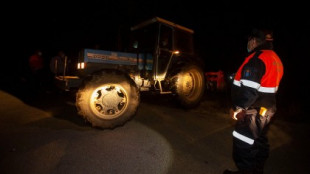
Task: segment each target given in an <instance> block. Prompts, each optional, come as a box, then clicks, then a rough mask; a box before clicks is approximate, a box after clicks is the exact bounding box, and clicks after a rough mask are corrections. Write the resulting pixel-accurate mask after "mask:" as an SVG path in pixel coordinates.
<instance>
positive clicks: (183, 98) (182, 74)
mask: <svg viewBox="0 0 310 174" xmlns="http://www.w3.org/2000/svg"><path fill="white" fill-rule="evenodd" d="M204 90H205V78H204V73H203V71H202V69H201V68H200V67H199V66H197V65H194V64H190V65H185V66H183V67H182V68H180V70H179V72H178V73H177V74H176V75H175V76H174V77H173V91H174V93H175V94H176V96H177V99H178V101H179V102H180V104H181V105H182V106H184V107H185V108H193V107H195V106H197V105H198V104H199V102H200V101H201V98H202V97H203V94H204Z"/></svg>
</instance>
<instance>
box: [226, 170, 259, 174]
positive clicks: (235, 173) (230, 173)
mask: <svg viewBox="0 0 310 174" xmlns="http://www.w3.org/2000/svg"><path fill="white" fill-rule="evenodd" d="M223 174H254V173H253V172H252V171H246V170H238V171H231V170H225V171H224V172H223Z"/></svg>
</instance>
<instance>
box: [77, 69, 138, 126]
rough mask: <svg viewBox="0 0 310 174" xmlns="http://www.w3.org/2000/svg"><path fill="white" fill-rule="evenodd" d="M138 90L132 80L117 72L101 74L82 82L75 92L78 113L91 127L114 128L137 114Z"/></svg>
mask: <svg viewBox="0 0 310 174" xmlns="http://www.w3.org/2000/svg"><path fill="white" fill-rule="evenodd" d="M139 102H140V96H139V90H138V88H137V86H136V84H135V83H134V82H133V80H132V79H130V78H129V77H127V76H126V75H125V74H123V73H121V72H117V71H103V72H102V73H100V74H96V75H94V76H93V77H92V78H91V79H90V80H89V81H87V82H85V85H84V87H82V88H80V89H79V91H78V93H77V98H76V106H77V109H78V113H79V114H80V115H82V116H83V117H84V118H85V119H86V120H87V121H89V122H90V123H91V124H92V126H93V127H99V128H114V127H116V126H119V125H123V124H124V123H125V122H127V121H128V120H129V119H130V118H131V117H133V115H134V114H135V113H136V110H137V108H138V105H139Z"/></svg>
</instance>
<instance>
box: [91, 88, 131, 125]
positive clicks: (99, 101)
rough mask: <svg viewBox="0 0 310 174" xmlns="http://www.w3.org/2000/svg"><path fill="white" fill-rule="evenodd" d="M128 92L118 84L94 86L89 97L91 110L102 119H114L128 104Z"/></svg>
mask: <svg viewBox="0 0 310 174" xmlns="http://www.w3.org/2000/svg"><path fill="white" fill-rule="evenodd" d="M128 99H129V98H128V94H127V92H126V90H124V88H123V87H122V86H120V85H117V84H109V85H103V86H100V87H98V88H96V89H95V90H94V91H93V92H92V94H91V97H90V108H91V110H92V112H93V113H94V114H95V115H96V116H98V117H99V118H102V119H115V118H117V117H119V116H120V115H122V114H123V112H124V111H125V110H126V108H127V106H128Z"/></svg>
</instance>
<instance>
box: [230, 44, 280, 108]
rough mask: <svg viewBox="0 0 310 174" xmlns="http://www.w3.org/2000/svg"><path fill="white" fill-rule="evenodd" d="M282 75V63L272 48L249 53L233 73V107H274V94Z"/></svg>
mask: <svg viewBox="0 0 310 174" xmlns="http://www.w3.org/2000/svg"><path fill="white" fill-rule="evenodd" d="M282 76H283V65H282V62H281V60H280V58H279V57H278V55H277V54H276V53H275V52H274V51H273V50H257V51H255V52H253V53H251V54H250V55H249V56H248V57H247V58H246V59H245V60H244V62H243V63H242V65H241V66H240V68H239V69H238V71H237V73H236V74H235V77H234V81H233V85H232V101H233V104H234V106H235V107H241V108H244V109H247V108H249V107H262V106H263V107H267V108H275V104H276V99H275V94H276V92H277V90H278V87H279V84H280V81H281V79H282Z"/></svg>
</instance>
